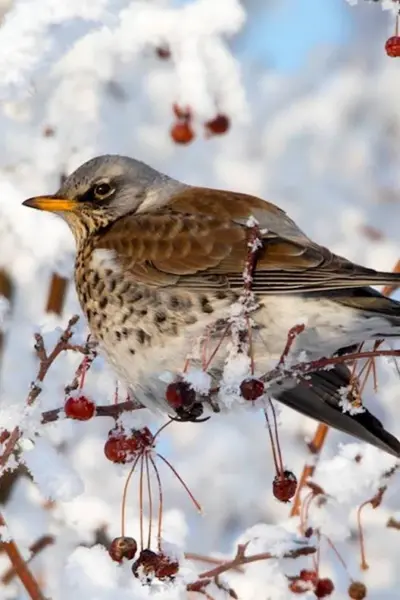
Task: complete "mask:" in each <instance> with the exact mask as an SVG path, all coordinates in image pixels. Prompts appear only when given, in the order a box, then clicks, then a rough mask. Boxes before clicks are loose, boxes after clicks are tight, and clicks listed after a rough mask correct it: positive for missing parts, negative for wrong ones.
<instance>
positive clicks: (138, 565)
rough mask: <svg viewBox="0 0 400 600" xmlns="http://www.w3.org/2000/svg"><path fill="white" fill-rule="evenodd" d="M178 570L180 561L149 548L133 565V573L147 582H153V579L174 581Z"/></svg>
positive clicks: (143, 551)
mask: <svg viewBox="0 0 400 600" xmlns="http://www.w3.org/2000/svg"><path fill="white" fill-rule="evenodd" d="M178 570H179V563H178V561H176V560H174V559H172V558H170V557H169V556H166V555H165V554H163V553H162V552H153V550H150V549H149V548H145V549H144V550H142V551H141V553H140V555H139V557H138V559H137V560H135V562H134V563H133V565H132V572H133V574H134V575H135V577H142V576H144V577H145V578H146V579H147V581H151V579H153V577H157V579H161V580H164V579H173V578H174V576H175V575H176V574H177V572H178Z"/></svg>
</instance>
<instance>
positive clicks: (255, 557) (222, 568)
mask: <svg viewBox="0 0 400 600" xmlns="http://www.w3.org/2000/svg"><path fill="white" fill-rule="evenodd" d="M315 552H316V548H314V547H313V546H302V547H301V548H296V549H294V550H290V551H289V552H285V554H282V556H278V555H276V554H273V553H271V552H260V553H259V554H250V555H249V556H246V555H245V553H244V552H243V550H242V549H241V546H239V548H238V552H237V554H236V556H235V558H234V559H232V560H229V561H227V562H224V563H222V564H221V565H217V566H216V567H214V568H213V569H210V570H209V571H204V572H203V573H200V575H199V578H200V579H204V578H207V579H213V578H214V577H217V576H218V575H221V574H222V573H225V572H226V571H230V570H231V569H234V568H236V567H240V566H243V565H248V564H250V563H253V562H257V561H260V560H270V559H281V558H298V557H299V556H308V555H309V554H314V553H315Z"/></svg>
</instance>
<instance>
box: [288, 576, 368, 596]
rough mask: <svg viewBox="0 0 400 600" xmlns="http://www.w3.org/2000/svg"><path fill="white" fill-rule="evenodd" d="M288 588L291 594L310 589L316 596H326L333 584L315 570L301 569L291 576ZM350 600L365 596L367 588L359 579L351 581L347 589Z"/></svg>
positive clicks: (301, 592) (330, 592)
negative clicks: (297, 573) (294, 575)
mask: <svg viewBox="0 0 400 600" xmlns="http://www.w3.org/2000/svg"><path fill="white" fill-rule="evenodd" d="M290 579H291V582H290V584H289V589H290V591H291V592H292V593H293V594H305V593H306V592H308V591H310V590H312V591H313V592H314V594H315V596H316V598H327V597H328V596H330V595H331V594H332V593H333V591H334V589H335V586H334V584H333V581H332V580H331V579H329V578H328V577H323V578H320V577H319V575H318V572H317V571H315V570H309V569H302V570H301V571H300V573H299V575H297V576H296V577H291V578H290ZM347 593H348V595H349V598H351V600H364V598H366V596H367V588H366V586H365V585H364V584H363V583H362V582H361V581H352V582H351V584H350V585H349V588H348V590H347Z"/></svg>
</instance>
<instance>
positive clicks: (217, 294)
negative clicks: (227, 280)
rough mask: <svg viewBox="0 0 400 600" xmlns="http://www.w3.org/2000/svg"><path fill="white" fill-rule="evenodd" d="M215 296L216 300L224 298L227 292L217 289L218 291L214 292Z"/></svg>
mask: <svg viewBox="0 0 400 600" xmlns="http://www.w3.org/2000/svg"><path fill="white" fill-rule="evenodd" d="M215 297H216V298H217V300H226V298H227V297H228V294H227V293H226V292H224V291H222V290H218V292H217V293H216V294H215Z"/></svg>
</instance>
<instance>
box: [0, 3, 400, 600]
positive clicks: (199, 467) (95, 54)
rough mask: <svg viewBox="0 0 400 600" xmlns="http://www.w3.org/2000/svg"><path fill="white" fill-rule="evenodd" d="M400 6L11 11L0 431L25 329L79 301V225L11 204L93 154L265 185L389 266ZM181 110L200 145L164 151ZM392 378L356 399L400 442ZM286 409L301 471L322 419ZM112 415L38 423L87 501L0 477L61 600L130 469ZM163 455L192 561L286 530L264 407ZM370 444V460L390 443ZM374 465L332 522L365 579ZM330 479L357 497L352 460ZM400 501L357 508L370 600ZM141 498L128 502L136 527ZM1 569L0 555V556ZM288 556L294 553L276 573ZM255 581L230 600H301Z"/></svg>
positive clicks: (329, 456)
mask: <svg viewBox="0 0 400 600" xmlns="http://www.w3.org/2000/svg"><path fill="white" fill-rule="evenodd" d="M393 4H394V3H391V2H388V1H386V2H383V3H382V2H366V1H363V0H359V2H358V4H357V6H351V5H350V4H349V3H348V2H346V1H345V0H323V1H322V0H279V1H278V0H243V1H242V2H240V3H239V1H238V0H218V2H216V1H215V0H214V1H213V0H191V1H190V0H187V1H183V0H181V1H178V0H176V1H175V2H174V1H172V0H171V1H170V2H168V1H150V0H149V1H147V2H132V1H128V0H109V1H107V0H93V1H92V2H90V1H88V2H84V1H83V0H81V2H72V0H71V2H70V4H68V5H67V4H66V5H63V3H61V2H59V3H58V2H53V3H52V2H50V0H49V1H47V0H30V1H29V2H22V1H21V2H18V1H16V2H12V0H9V1H6V2H2V3H1V5H2V7H3V9H4V17H3V23H2V25H1V26H0V49H1V55H0V101H1V103H0V130H1V136H0V269H1V271H0V292H1V293H2V295H3V299H2V301H1V303H0V322H1V323H2V325H1V326H2V334H1V336H2V337H1V340H0V342H1V355H0V373H1V396H0V426H1V427H7V428H10V426H11V425H13V424H15V423H18V420H19V419H20V418H21V414H22V411H23V407H24V399H25V397H26V393H27V390H28V388H29V384H30V382H31V380H32V379H34V377H35V373H36V362H35V358H34V356H33V353H32V334H33V331H35V330H37V329H38V328H40V330H41V331H42V332H44V333H45V334H46V335H47V332H51V331H52V330H53V329H54V328H55V327H61V326H64V325H65V324H66V322H67V320H68V318H69V317H70V316H71V315H72V314H74V313H76V312H80V311H79V307H78V304H77V299H76V295H75V291H74V288H73V284H72V283H71V277H72V273H73V258H74V245H73V240H72V236H71V235H70V233H69V231H68V230H67V228H66V226H65V225H64V224H63V223H62V222H61V221H58V220H57V219H56V217H53V216H50V215H45V214H39V213H37V212H35V211H30V210H27V209H26V208H22V207H21V202H22V201H23V200H24V199H25V198H27V197H30V196H33V195H35V194H40V193H52V192H55V191H56V189H57V188H58V186H59V184H60V180H61V178H62V177H63V176H65V175H66V174H68V173H70V172H71V171H72V170H73V169H75V168H76V167H77V166H78V165H79V164H81V163H82V162H83V161H85V160H87V159H89V158H91V157H93V156H96V155H99V154H106V153H118V154H127V155H129V156H133V157H135V158H137V159H140V160H143V161H144V162H147V163H149V164H151V165H152V166H154V167H156V168H158V169H159V170H160V171H163V172H165V173H168V174H169V175H171V176H173V177H176V178H178V179H181V180H183V181H185V182H187V183H191V184H198V185H205V186H212V187H218V188H225V189H234V190H237V191H243V192H248V193H253V194H257V195H260V196H262V197H264V198H266V199H268V200H271V201H272V202H274V203H276V204H278V205H279V206H281V207H282V208H284V209H285V210H286V211H287V212H288V213H289V214H290V216H291V217H292V218H293V219H294V220H296V221H297V223H298V224H299V226H300V227H301V228H302V229H303V230H305V231H306V233H307V234H309V235H310V236H311V237H313V238H314V239H315V240H316V241H317V242H320V243H322V244H324V245H326V246H329V247H330V248H331V249H332V250H333V251H335V252H336V253H338V254H342V255H345V256H347V257H348V258H350V259H352V260H354V261H357V262H361V263H363V264H365V265H368V266H371V267H374V268H379V269H386V270H390V269H391V268H392V267H393V266H394V264H395V263H396V261H397V259H398V258H399V254H400V244H399V221H400V202H399V198H400V169H399V165H400V102H399V96H400V59H393V58H389V57H388V56H387V55H386V53H385V41H386V39H387V38H388V37H389V36H391V35H393V33H394V12H393V11H392V10H382V8H389V9H390V8H393V6H392V5H393ZM382 5H383V6H382ZM397 94H399V96H397ZM174 104H177V105H178V106H179V107H189V108H190V112H191V115H192V119H191V121H190V127H191V134H193V136H194V137H193V139H192V140H191V141H190V143H187V144H179V143H176V141H174V139H173V137H172V136H171V128H172V127H174V125H175V124H176V116H175V115H174V111H173V105H174ZM218 115H223V116H224V117H227V118H228V125H229V126H228V127H227V131H226V132H225V133H224V134H222V135H210V130H209V128H208V129H207V127H205V123H209V122H210V121H213V119H215V117H216V116H218ZM82 327H84V325H83V324H82ZM48 335H49V338H48V339H49V340H51V339H53V338H52V337H51V334H50V333H49V334H48ZM46 339H47V338H46ZM74 360H75V359H74V358H73V357H68V356H67V357H65V358H64V359H63V360H61V361H60V363H59V364H58V365H56V366H55V368H54V370H53V372H52V374H51V375H50V376H49V378H48V379H47V380H46V387H45V389H44V393H43V394H42V396H41V400H40V409H41V410H47V409H50V408H56V407H59V406H62V404H63V400H64V397H63V385H65V384H66V383H67V382H68V381H69V380H70V378H71V377H72V375H73V370H74V367H75V366H76V362H74ZM114 385H115V381H114V378H113V376H112V374H111V373H110V372H109V371H107V367H106V365H104V363H103V362H102V361H98V363H96V364H95V366H94V367H93V370H92V371H91V372H90V374H89V376H88V381H87V386H88V390H89V392H90V393H91V394H92V395H93V397H94V398H95V400H96V401H97V402H98V403H99V404H104V403H107V402H112V398H113V390H114ZM398 391H399V384H398V378H397V375H396V373H393V369H391V368H390V365H386V364H384V365H382V367H381V372H380V390H379V393H378V394H377V395H376V394H372V393H368V394H367V395H366V397H365V402H366V404H367V405H368V406H369V407H370V408H371V409H372V410H373V411H374V412H375V414H376V415H377V416H378V417H379V418H380V419H382V420H383V422H384V423H385V424H386V425H387V426H388V428H389V429H390V431H391V432H392V433H394V434H395V435H400V407H399V404H398ZM129 418H130V417H129ZM129 418H127V419H128V420H129ZM133 418H135V419H136V418H137V417H136V416H135V417H132V419H133ZM141 418H142V419H143V420H144V422H146V423H151V424H152V425H154V427H156V426H157V425H158V424H159V423H160V422H161V421H160V420H157V418H155V417H153V416H150V415H147V414H146V415H145V416H143V417H141ZM279 419H280V435H281V443H282V447H283V452H284V459H285V463H286V464H287V465H288V466H289V467H290V468H291V469H292V470H293V471H294V472H295V473H296V474H297V475H300V473H301V469H302V466H303V464H304V462H305V460H306V458H307V456H308V454H307V446H306V441H307V439H309V438H310V437H311V436H312V435H313V433H314V431H315V427H316V424H315V423H314V422H312V421H310V420H308V419H306V418H303V417H300V416H299V415H297V414H296V413H294V412H292V411H290V410H289V409H286V408H282V410H281V412H280V417H279ZM99 421H101V422H100V423H99ZM127 422H128V421H127ZM132 422H133V421H132ZM110 426H112V422H111V420H109V419H94V421H93V422H90V423H84V424H76V423H73V424H71V423H70V422H59V423H56V424H54V425H51V426H47V427H46V428H45V431H43V435H44V436H45V437H46V438H47V439H48V440H50V442H51V444H53V445H54V446H56V447H58V448H59V451H60V454H61V455H62V456H63V457H64V459H65V460H66V462H67V464H68V467H69V468H70V469H72V470H73V471H74V472H76V473H78V475H79V477H80V478H81V480H82V481H83V482H84V492H83V493H82V494H81V495H79V496H78V497H75V498H65V497H63V498H56V499H55V502H54V503H53V504H51V506H50V508H49V506H48V505H46V506H47V508H46V509H45V508H43V506H44V504H43V503H44V499H45V498H44V496H45V495H43V493H42V491H40V486H39V491H38V490H37V488H36V486H34V484H33V483H32V482H31V479H30V478H29V477H28V476H27V475H26V474H23V475H22V476H20V477H17V478H16V477H11V478H9V480H7V483H4V480H3V481H2V483H1V488H0V489H1V490H2V492H0V500H1V502H2V503H3V509H4V514H5V515H6V518H7V522H8V524H9V527H10V531H11V533H12V535H13V536H14V537H15V539H17V540H19V541H20V543H21V544H22V545H24V544H25V545H27V546H29V545H30V544H32V542H33V541H35V539H37V538H38V537H40V536H41V535H43V534H46V533H49V532H51V533H52V534H54V535H56V539H57V541H56V543H55V548H56V549H57V550H58V555H57V556H58V557H59V558H58V562H57V568H55V567H51V568H50V566H49V565H50V563H51V560H54V556H55V554H54V553H52V555H51V557H49V553H47V554H46V552H45V551H44V552H43V553H42V554H41V555H40V556H38V557H37V559H35V560H36V562H35V563H34V564H35V568H36V569H37V570H38V572H39V573H41V574H42V576H43V578H44V580H45V581H46V585H48V586H49V589H50V590H51V593H52V595H53V597H54V598H56V599H58V598H63V597H64V596H63V595H62V594H63V593H67V592H65V589H64V590H63V589H61V588H62V585H61V582H63V579H62V576H61V572H62V569H63V568H64V563H65V562H66V561H67V558H68V556H69V555H70V553H71V552H72V550H73V549H74V548H75V547H76V546H77V545H79V544H82V543H85V544H88V545H91V544H93V543H94V542H95V541H96V539H97V537H96V535H97V534H96V531H97V532H98V531H99V530H100V529H102V528H103V529H102V530H104V528H105V530H106V531H107V535H110V536H113V535H116V534H117V533H118V527H119V517H118V516H116V514H117V511H118V510H119V508H118V507H119V504H120V499H121V489H122V485H123V482H124V480H125V477H126V470H124V469H120V470H119V469H117V468H116V467H115V465H111V464H107V463H106V459H105V458H104V456H103V445H104V440H105V437H106V435H107V432H108V430H109V429H110ZM351 442H352V440H350V439H349V438H347V437H346V436H344V435H341V434H339V433H336V432H335V433H333V432H330V433H329V435H328V440H327V443H326V445H325V447H324V451H323V459H324V460H325V461H326V464H327V465H329V464H331V463H329V461H331V460H332V461H333V460H334V457H335V456H336V455H337V453H338V448H339V447H340V444H349V443H351ZM359 446H360V448H361V451H362V452H364V451H365V452H368V451H367V450H365V449H364V447H363V446H362V445H359ZM161 447H162V451H163V452H164V453H165V454H166V456H168V457H169V458H170V459H171V460H172V461H173V463H174V465H175V466H176V467H177V468H178V469H179V470H180V472H181V474H182V475H183V476H184V477H185V480H186V482H187V483H188V485H189V486H190V488H191V490H192V491H193V493H194V494H195V495H196V497H197V498H198V499H199V501H200V503H201V504H202V505H203V508H204V513H205V516H203V517H199V516H196V515H195V514H194V512H193V510H192V507H191V506H190V504H189V502H188V500H187V498H186V497H185V496H184V495H183V493H182V492H181V489H180V488H179V486H178V484H177V482H176V481H175V480H174V479H173V478H172V477H170V475H169V474H167V473H166V474H165V477H164V480H165V498H166V500H165V502H166V519H165V528H166V532H167V534H168V536H169V537H170V538H171V539H172V541H175V542H177V543H182V544H184V545H185V547H187V548H190V550H192V551H196V552H223V553H227V555H231V554H232V553H234V548H235V542H236V540H237V538H238V536H239V535H241V534H242V532H243V531H244V530H245V529H246V528H248V527H251V526H253V525H255V524H257V523H260V522H261V523H267V524H275V523H278V522H285V521H286V519H287V517H288V514H289V509H288V507H287V506H285V505H280V504H278V503H277V502H276V501H275V500H274V499H273V497H272V492H271V481H272V477H273V469H272V460H271V452H270V449H269V443H268V439H267V433H266V430H265V423H264V421H263V419H262V418H261V417H260V415H258V414H254V413H246V414H236V413H235V414H232V415H230V416H228V417H224V418H221V417H218V416H216V417H213V418H212V419H211V421H210V422H207V423H205V424H204V425H202V426H200V425H196V424H194V425H193V424H185V425H181V424H175V425H174V426H172V427H171V428H169V429H168V430H167V431H166V432H165V435H163V438H162V443H161ZM371 456H373V457H375V458H374V459H373V460H372V459H371V461H372V462H371V464H374V465H375V466H376V468H377V469H378V467H379V461H380V460H383V459H382V457H381V455H380V454H379V453H376V454H374V455H371ZM326 469H327V472H329V468H328V467H326ZM371 473H372V474H370V476H369V475H368V476H367V475H366V476H365V478H364V479H363V480H360V481H358V482H357V486H359V489H358V488H357V489H356V490H355V489H352V490H351V493H350V492H349V496H348V498H347V499H344V500H343V499H342V500H341V502H340V503H339V505H340V507H342V510H339V509H338V511H337V512H335V513H332V514H334V515H335V516H332V517H331V519H333V521H332V520H331V529H332V531H331V532H330V534H332V535H334V530H335V528H336V527H337V526H338V525H339V524H340V525H341V526H342V529H340V531H341V533H340V535H339V534H338V538H339V539H338V540H337V543H338V547H339V548H340V551H341V552H342V553H343V555H344V556H345V560H346V562H347V565H348V568H349V570H350V572H351V573H352V575H353V576H354V577H356V576H360V574H359V556H358V549H357V548H358V546H357V542H356V537H357V536H356V533H355V531H356V528H355V511H354V509H355V508H356V506H357V503H358V502H361V501H363V500H366V499H368V497H370V496H371V491H372V492H373V493H374V492H375V491H376V486H375V488H374V484H375V483H376V478H375V479H374V471H373V469H371ZM375 475H376V474H375ZM339 477H341V478H343V486H345V485H346V484H348V485H349V489H350V488H351V482H349V475H348V473H346V470H345V469H343V472H341V473H340V474H339ZM363 486H364V487H363ZM368 486H369V487H368ZM353 487H354V486H353ZM133 489H136V488H133ZM396 489H397V492H396ZM398 492H399V485H398V481H397V488H396V481H394V483H392V485H391V488H390V489H389V491H388V493H387V495H386V496H385V503H384V506H382V507H381V508H380V509H379V510H376V511H373V510H372V509H371V510H370V511H369V512H366V516H365V523H366V541H367V546H368V553H369V554H368V558H369V562H370V565H371V568H370V570H369V571H368V572H367V573H366V574H363V577H365V581H366V582H367V583H368V587H369V596H368V598H371V599H374V600H396V599H398V598H399V591H398V590H399V585H400V573H399V569H398V566H397V565H398V560H399V557H400V552H399V548H400V533H399V532H398V531H396V530H395V529H393V528H391V529H388V528H386V523H387V520H388V519H389V518H390V517H396V514H397V513H396V511H399V514H400V508H399V501H398V499H399V494H398ZM357 494H358V495H357ZM135 495H137V494H136V493H135V492H133V493H132V499H131V501H130V504H129V508H128V516H129V527H130V529H131V530H132V531H133V532H135V531H136V530H137V527H138V521H137V505H136V504H135ZM3 509H2V510H3ZM332 525H333V526H332ZM57 536H58V537H57ZM322 561H323V565H324V572H325V573H327V574H328V575H329V576H331V577H332V578H333V579H334V581H335V584H337V592H336V595H335V596H334V597H335V598H338V599H339V598H346V597H347V595H346V589H347V585H348V580H347V579H346V575H345V574H343V568H342V567H341V566H340V564H338V561H337V560H336V562H335V558H334V556H332V554H331V553H329V551H328V550H326V549H325V551H324V553H323V556H322ZM304 564H306V563H304ZM7 566H8V565H7V560H6V559H5V557H4V556H3V555H1V554H0V569H1V568H3V569H4V570H6V568H7ZM303 566H304V565H303ZM296 568H297V565H295V566H294V565H288V566H287V569H286V572H290V571H292V572H293V569H296ZM49 573H52V574H50V575H49ZM267 576H268V577H270V576H271V573H270V572H269V571H268V572H267V571H265V572H264V573H263V572H262V566H261V567H260V568H259V570H258V571H254V572H253V575H252V578H249V579H248V580H246V582H245V583H242V584H238V585H239V588H240V592H241V596H240V597H241V598H243V600H250V599H251V600H252V599H253V598H254V599H255V598H257V600H258V599H261V598H265V599H267V598H271V600H272V599H273V600H275V599H276V600H279V599H280V598H286V597H288V598H291V597H292V596H291V595H290V594H289V592H287V594H286V595H284V593H283V592H282V591H280V592H279V593H280V594H281V595H278V592H277V593H276V594H275V595H271V596H269V595H268V594H266V592H265V589H266V587H265V586H266V585H268V582H269V580H268V577H267ZM0 577H1V575H0ZM0 585H1V584H0ZM63 585H64V586H65V582H64V584H63ZM3 587H4V591H3V589H2V591H1V597H2V598H4V599H6V598H24V597H25V596H24V595H23V592H22V591H21V590H20V589H19V587H18V585H17V584H14V583H13V584H12V585H7V586H3ZM0 589H1V588H0ZM277 589H278V588H277ZM65 597H66V598H67V597H72V596H68V595H67V596H65Z"/></svg>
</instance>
